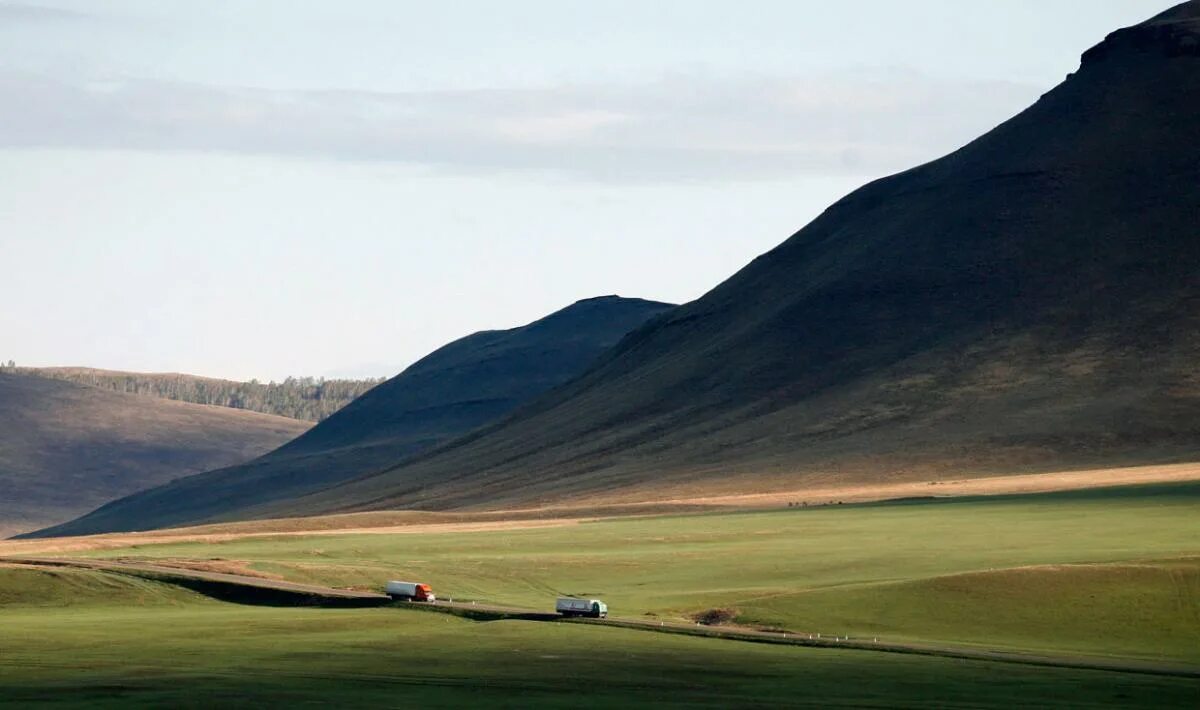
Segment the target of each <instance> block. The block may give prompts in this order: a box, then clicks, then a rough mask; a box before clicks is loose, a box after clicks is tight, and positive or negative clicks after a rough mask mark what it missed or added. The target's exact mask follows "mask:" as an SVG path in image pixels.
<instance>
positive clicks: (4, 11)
mask: <svg viewBox="0 0 1200 710" xmlns="http://www.w3.org/2000/svg"><path fill="white" fill-rule="evenodd" d="M93 17H95V16H94V15H90V14H88V13H86V12H78V11H75V10H64V9H62V8H57V7H43V6H41V5H26V4H23V3H0V23H6V24H10V23H15V22H62V21H74V20H87V19H92V18H93Z"/></svg>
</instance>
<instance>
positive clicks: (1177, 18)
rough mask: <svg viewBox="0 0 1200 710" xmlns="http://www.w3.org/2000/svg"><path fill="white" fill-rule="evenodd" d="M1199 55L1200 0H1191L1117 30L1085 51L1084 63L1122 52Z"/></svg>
mask: <svg viewBox="0 0 1200 710" xmlns="http://www.w3.org/2000/svg"><path fill="white" fill-rule="evenodd" d="M1156 54H1157V55H1159V56H1164V57H1167V58H1176V57H1189V58H1196V57H1200V0H1188V2H1185V3H1183V4H1181V5H1176V6H1175V7H1173V8H1171V9H1170V10H1167V11H1166V12H1162V13H1159V14H1158V15H1155V16H1154V17H1151V18H1150V19H1149V20H1146V21H1145V22H1142V23H1141V24H1137V25H1134V26H1132V27H1126V28H1124V29H1120V30H1117V31H1116V32H1113V33H1111V34H1109V35H1108V36H1107V37H1105V38H1104V41H1103V42H1101V43H1100V44H1098V45H1096V46H1095V47H1092V48H1091V49H1089V50H1087V51H1086V52H1084V53H1083V61H1082V63H1083V65H1085V66H1086V65H1089V64H1094V63H1096V62H1101V61H1104V60H1107V59H1109V58H1110V57H1113V56H1122V55H1148V56H1153V55H1156Z"/></svg>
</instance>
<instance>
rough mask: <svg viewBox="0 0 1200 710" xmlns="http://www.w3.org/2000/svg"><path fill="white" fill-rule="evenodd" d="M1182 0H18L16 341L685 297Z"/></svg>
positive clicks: (10, 208) (233, 331) (364, 330)
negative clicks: (1114, 34)
mask: <svg viewBox="0 0 1200 710" xmlns="http://www.w3.org/2000/svg"><path fill="white" fill-rule="evenodd" d="M1173 4H1175V3H1174V2H1171V1H1170V0H1166V1H1160V0H1091V1H1089V2H1087V3H1080V2H1078V0H1003V1H1001V0H992V1H990V2H972V3H964V2H962V1H961V0H907V1H906V2H896V0H859V1H858V2H856V3H833V2H829V1H828V0H820V1H817V0H736V1H733V0H726V1H720V2H718V1H704V0H637V1H633V0H605V1H604V2H597V1H595V0H588V1H584V0H506V1H505V2H490V1H488V2H484V1H481V0H480V1H470V0H460V1H458V2H444V3H432V2H427V1H426V2H409V1H404V0H322V1H316V0H312V1H304V0H206V1H205V2H192V1H190V0H174V1H173V0H78V1H72V0H55V1H51V0H23V1H22V2H16V1H13V0H0V48H3V51H0V266H2V268H3V272H2V273H3V278H2V279H0V304H2V305H0V360H9V359H12V360H15V361H16V362H17V363H18V364H20V365H36V366H51V365H83V366H91V367H103V368H110V369H124V370H136V371H153V372H167V371H170V372H188V373H194V374H201V375H208V376H216V377H229V378H234V379H249V378H258V379H260V380H264V381H265V380H270V379H277V380H278V379H282V378H283V377H285V376H288V375H311V376H326V377H339V376H347V377H360V376H382V375H393V374H395V373H396V372H398V371H399V370H400V369H402V368H403V367H405V366H407V365H408V364H410V363H412V362H414V361H415V360H417V359H418V358H420V357H421V356H423V355H425V354H426V353H428V352H430V351H432V350H433V349H435V348H437V347H439V346H441V345H443V344H445V343H446V342H449V341H450V340H453V339H455V338H458V337H462V336H464V335H467V334H469V333H471V332H475V331H478V330H485V329H494V328H509V327H513V326H517V325H521V324H524V323H527V322H529V321H532V320H535V319H537V318H539V317H541V316H543V315H546V314H548V313H550V312H553V311H555V310H558V309H559V308H562V307H565V306H567V305H569V304H570V303H572V302H574V301H576V300H579V299H583V298H589V297H593V296H600V295H607V294H614V293H615V294H619V295H622V296H630V297H641V298H650V299H655V300H662V301H669V302H673V303H681V302H686V301H690V300H693V299H695V298H698V297H699V296H701V295H703V294H704V293H705V292H706V291H708V290H709V289H711V288H712V287H714V286H715V285H717V284H718V283H719V282H721V281H722V280H724V279H726V278H728V277H729V276H731V275H732V274H733V273H734V272H736V271H737V270H738V269H739V268H741V267H742V266H744V265H745V264H746V263H748V262H749V261H750V260H751V259H753V258H754V257H755V256H757V255H758V254H760V253H762V252H764V251H767V250H768V249H770V248H771V247H773V246H775V245H776V244H778V243H779V242H781V241H783V240H784V239H786V238H787V237H788V236H790V235H791V234H792V233H794V232H795V231H796V230H798V229H799V228H800V227H802V226H803V225H804V224H805V223H807V222H808V221H809V220H811V219H812V218H813V217H815V216H816V215H818V214H819V213H820V212H821V211H822V210H823V209H824V208H825V207H827V206H828V205H830V204H831V203H833V202H834V201H836V200H837V199H838V198H840V197H841V196H843V195H845V194H846V193H848V192H850V191H851V190H853V189H855V188H856V187H858V186H861V185H862V184H864V183H865V182H868V181H870V180H872V179H875V178H878V177H881V176H884V175H887V174H890V173H893V172H896V171H899V170H903V169H905V168H908V167H911V166H914V165H917V164H920V163H922V162H925V161H928V160H932V159H934V158H937V157H939V156H941V155H943V154H945V153H947V152H949V151H951V150H954V149H955V148H958V147H960V146H961V145H963V144H965V143H966V142H968V141H970V140H971V139H972V138H974V137H976V136H978V135H980V134H982V133H984V132H986V131H987V130H989V129H990V128H992V127H994V126H995V125H996V124H998V123H1000V122H1002V121H1004V120H1005V119H1007V118H1008V117H1010V116H1012V115H1013V114H1015V113H1017V112H1019V111H1020V110H1021V109H1023V108H1024V107H1026V106H1028V105H1029V104H1030V103H1032V102H1033V101H1035V100H1036V99H1037V98H1038V96H1040V95H1041V94H1042V93H1044V92H1045V91H1047V90H1049V89H1050V88H1052V87H1053V86H1054V85H1055V84H1057V83H1058V82H1059V81H1061V80H1062V79H1063V77H1064V76H1065V75H1066V74H1067V73H1069V72H1071V71H1074V70H1075V69H1076V68H1077V67H1078V63H1079V55H1080V53H1082V52H1083V51H1084V50H1085V49H1087V48H1088V47H1090V46H1092V45H1094V44H1096V43H1097V42H1099V41H1100V40H1101V39H1103V37H1104V36H1105V35H1106V34H1107V33H1108V32H1110V31H1112V30H1114V29H1117V28H1118V27H1122V26H1127V25H1131V24H1135V23H1137V22H1140V21H1142V20H1144V19H1146V18H1147V17H1150V16H1151V15H1154V14H1156V13H1158V12H1161V11H1162V10H1164V9H1166V8H1168V7H1170V6H1172V5H1173Z"/></svg>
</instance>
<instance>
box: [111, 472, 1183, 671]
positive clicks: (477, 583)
mask: <svg viewBox="0 0 1200 710" xmlns="http://www.w3.org/2000/svg"><path fill="white" fill-rule="evenodd" d="M1197 521H1200V485H1197V484H1171V485H1161V486H1147V487H1133V488H1121V489H1102V490H1092V491H1081V492H1075V493H1057V494H1047V495H1036V496H1012V497H995V498H979V499H959V500H952V501H911V502H906V503H904V502H902V503H892V504H874V505H863V506H832V507H826V508H808V509H792V510H781V511H774V512H756V513H741V514H712V515H693V516H676V517H657V518H639V519H617V520H609V521H601V522H595V523H587V524H581V525H574V526H568V527H560V528H547V529H527V530H508V531H492V532H477V533H447V534H419V535H370V534H355V535H332V536H329V535H327V536H319V537H316V536H314V537H304V536H288V537H284V536H279V537H266V538H248V539H244V540H237V541H231V542H225V543H218V544H203V545H202V544H194V543H189V544H172V545H142V546H137V547H132V548H128V549H121V550H108V551H103V552H95V553H91V554H93V555H96V556H110V557H111V556H144V557H180V558H198V559H207V558H223V559H226V560H237V561H245V562H246V563H247V565H248V566H249V567H250V568H251V569H256V570H259V571H262V572H266V573H272V574H278V575H281V576H283V577H285V578H288V579H292V580H296V581H307V582H316V583H323V584H330V585H356V586H362V587H373V588H378V587H379V586H380V585H381V584H382V582H383V581H384V580H386V579H389V578H410V579H419V580H422V581H428V582H430V583H431V584H433V585H434V587H435V589H436V590H437V591H438V592H439V594H440V595H442V596H443V597H454V598H456V599H475V600H480V601H488V602H498V603H504V604H511V605H516V606H527V607H531V608H540V609H548V608H549V607H550V605H551V604H552V603H553V598H554V597H555V596H556V595H563V594H576V595H588V596H598V597H602V598H604V599H606V600H607V601H608V602H609V604H610V608H611V610H612V613H613V614H614V615H619V616H646V615H651V616H654V615H657V616H661V617H663V618H688V617H690V616H691V615H692V614H695V613H697V612H701V611H704V610H706V609H710V608H717V607H720V608H734V609H736V610H737V611H738V612H739V617H738V621H739V622H741V623H746V624H752V625H759V626H770V627H782V628H787V629H791V630H795V631H810V632H823V633H827V634H849V635H851V636H854V637H875V636H877V637H880V638H882V639H886V640H895V641H920V642H932V643H946V644H954V645H965V646H982V647H988V648H1000V649H1021V650H1032V651H1039V652H1053V653H1058V654H1078V655H1090V656H1106V657H1128V658H1141V659H1158V660H1171V661H1184V662H1189V663H1196V662H1200V643H1197V642H1196V640H1197V639H1200V534H1198V533H1200V522H1197Z"/></svg>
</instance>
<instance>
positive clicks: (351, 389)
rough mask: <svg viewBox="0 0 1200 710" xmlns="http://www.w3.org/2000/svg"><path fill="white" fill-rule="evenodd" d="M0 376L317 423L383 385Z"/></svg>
mask: <svg viewBox="0 0 1200 710" xmlns="http://www.w3.org/2000/svg"><path fill="white" fill-rule="evenodd" d="M0 371H2V372H11V373H15V374H21V375H33V376H35V377H47V378H50V379H55V380H64V381H66V382H74V383H76V384H81V385H88V386H90V387H98V388H100V389H105V390H111V391H113V392H126V393H129V394H140V395H149V396H151V397H161V398H163V399H174V400H178V401H180V402H191V403H193V404H211V405H215V406H218V407H232V408H234V409H248V410H250V411H252V412H261V413H263V414H277V415H279V416H281V417H291V418H292V419H302V420H304V421H313V422H319V421H321V420H323V419H325V418H326V417H328V416H329V415H331V414H333V413H334V412H336V411H337V410H339V409H341V408H342V407H344V406H346V405H347V404H349V403H350V402H351V401H352V400H354V399H355V398H357V397H358V396H359V395H361V394H363V393H364V392H366V391H367V390H369V389H371V388H372V387H374V386H375V385H378V384H379V383H381V382H383V381H384V380H386V379H387V378H386V377H379V378H370V379H363V380H327V379H325V378H323V377H316V378H314V377H288V378H287V379H285V380H284V381H283V382H275V381H271V382H267V383H262V382H259V381H258V380H250V381H249V382H236V381H233V380H217V379H211V378H208V377H196V376H194V375H178V374H144V373H138V372H109V371H106V370H92V369H88V368H68V367H45V368H39V367H18V366H17V364H16V363H15V362H13V361H12V360H9V361H8V362H6V363H0Z"/></svg>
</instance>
